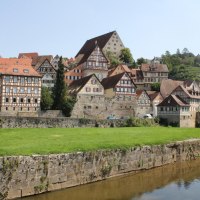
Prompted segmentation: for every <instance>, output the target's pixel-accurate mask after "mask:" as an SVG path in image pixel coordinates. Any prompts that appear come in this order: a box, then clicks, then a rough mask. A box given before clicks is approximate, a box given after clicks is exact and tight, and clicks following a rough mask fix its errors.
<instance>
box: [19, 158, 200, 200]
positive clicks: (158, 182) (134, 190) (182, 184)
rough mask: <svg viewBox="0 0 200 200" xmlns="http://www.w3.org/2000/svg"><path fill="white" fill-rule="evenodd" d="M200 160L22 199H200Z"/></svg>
mask: <svg viewBox="0 0 200 200" xmlns="http://www.w3.org/2000/svg"><path fill="white" fill-rule="evenodd" d="M199 199H200V159H198V160H195V161H190V162H189V161H188V162H183V163H176V164H170V165H167V166H164V167H159V168H155V169H151V170H147V171H142V172H139V173H129V174H125V175H124V176H119V177H115V178H111V179H108V180H105V181H100V182H96V183H91V184H87V185H82V186H77V187H73V188H68V189H65V190H60V191H55V192H49V193H46V194H41V195H36V196H31V197H27V198H22V200H199Z"/></svg>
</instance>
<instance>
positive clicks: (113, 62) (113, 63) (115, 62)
mask: <svg viewBox="0 0 200 200" xmlns="http://www.w3.org/2000/svg"><path fill="white" fill-rule="evenodd" d="M106 57H107V58H108V60H109V61H110V66H111V67H116V66H117V65H119V64H120V61H119V59H118V58H117V57H116V56H115V55H114V54H113V53H112V52H111V51H107V52H106Z"/></svg>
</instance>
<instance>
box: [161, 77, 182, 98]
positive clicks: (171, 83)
mask: <svg viewBox="0 0 200 200" xmlns="http://www.w3.org/2000/svg"><path fill="white" fill-rule="evenodd" d="M182 84H183V81H175V80H172V79H166V80H162V82H161V85H160V93H161V95H162V96H163V98H165V97H167V96H169V95H170V94H171V93H172V92H173V90H174V89H175V88H177V87H178V86H179V85H182Z"/></svg>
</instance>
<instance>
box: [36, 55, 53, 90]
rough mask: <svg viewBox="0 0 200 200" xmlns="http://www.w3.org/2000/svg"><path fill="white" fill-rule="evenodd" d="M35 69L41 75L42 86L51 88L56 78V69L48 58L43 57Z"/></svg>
mask: <svg viewBox="0 0 200 200" xmlns="http://www.w3.org/2000/svg"><path fill="white" fill-rule="evenodd" d="M35 69H36V71H37V72H38V73H39V74H41V75H42V86H43V87H48V88H52V87H53V86H54V83H55V80H56V69H55V68H54V66H53V65H52V64H51V63H50V61H49V60H48V59H45V60H44V61H43V62H42V63H41V64H40V65H38V66H37V67H36V68H35Z"/></svg>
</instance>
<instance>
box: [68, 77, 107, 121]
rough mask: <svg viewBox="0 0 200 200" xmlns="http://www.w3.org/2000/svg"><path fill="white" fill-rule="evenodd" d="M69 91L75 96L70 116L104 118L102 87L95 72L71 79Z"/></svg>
mask: <svg viewBox="0 0 200 200" xmlns="http://www.w3.org/2000/svg"><path fill="white" fill-rule="evenodd" d="M69 93H70V94H71V95H73V96H75V98H76V103H75V105H74V108H73V111H72V114H71V116H72V117H76V118H85V117H86V118H94V117H95V118H99V119H101V118H104V116H103V115H104V110H105V97H104V88H103V86H102V84H101V83H100V81H99V79H98V78H97V77H96V75H95V74H92V75H89V76H86V77H84V78H81V79H78V80H75V81H73V82H72V83H71V84H70V85H69Z"/></svg>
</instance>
